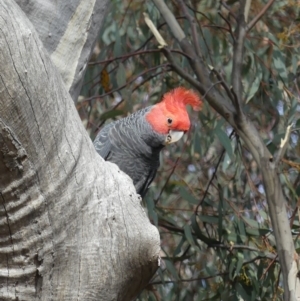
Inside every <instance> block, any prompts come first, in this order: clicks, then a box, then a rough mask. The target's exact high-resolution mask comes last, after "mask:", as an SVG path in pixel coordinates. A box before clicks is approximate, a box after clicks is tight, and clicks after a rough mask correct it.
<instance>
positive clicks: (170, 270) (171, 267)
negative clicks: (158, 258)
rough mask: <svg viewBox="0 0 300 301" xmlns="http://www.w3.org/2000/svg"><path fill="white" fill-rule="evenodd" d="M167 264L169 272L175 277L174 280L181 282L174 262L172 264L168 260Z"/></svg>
mask: <svg viewBox="0 0 300 301" xmlns="http://www.w3.org/2000/svg"><path fill="white" fill-rule="evenodd" d="M165 264H166V268H167V270H168V271H169V272H170V273H171V275H172V276H173V277H174V279H176V280H179V277H178V274H177V271H176V268H175V266H174V265H173V262H171V261H170V260H168V259H165Z"/></svg>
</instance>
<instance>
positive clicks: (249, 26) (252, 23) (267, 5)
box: [246, 0, 275, 32]
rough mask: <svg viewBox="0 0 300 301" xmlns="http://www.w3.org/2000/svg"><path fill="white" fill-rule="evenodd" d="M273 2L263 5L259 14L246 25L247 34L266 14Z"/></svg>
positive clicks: (271, 0) (272, 0)
mask: <svg viewBox="0 0 300 301" xmlns="http://www.w3.org/2000/svg"><path fill="white" fill-rule="evenodd" d="M274 2H275V0H269V2H268V3H267V4H266V5H265V7H264V8H263V9H262V10H261V11H260V12H259V14H258V15H257V16H256V17H255V18H254V19H252V20H251V22H249V24H248V25H247V28H246V30H247V32H249V31H250V30H251V29H252V27H253V26H254V25H255V24H256V23H257V22H258V21H259V20H260V19H261V18H262V16H263V15H264V14H265V13H266V11H267V10H268V9H269V8H270V7H271V6H272V4H273V3H274Z"/></svg>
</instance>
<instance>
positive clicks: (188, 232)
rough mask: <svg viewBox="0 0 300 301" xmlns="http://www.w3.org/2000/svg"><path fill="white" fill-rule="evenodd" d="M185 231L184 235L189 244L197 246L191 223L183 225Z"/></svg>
mask: <svg viewBox="0 0 300 301" xmlns="http://www.w3.org/2000/svg"><path fill="white" fill-rule="evenodd" d="M183 231H184V236H185V237H186V239H187V241H188V242H189V244H190V245H191V246H193V247H195V246H196V244H195V241H194V238H193V235H192V231H191V227H190V226H189V225H185V226H184V227H183Z"/></svg>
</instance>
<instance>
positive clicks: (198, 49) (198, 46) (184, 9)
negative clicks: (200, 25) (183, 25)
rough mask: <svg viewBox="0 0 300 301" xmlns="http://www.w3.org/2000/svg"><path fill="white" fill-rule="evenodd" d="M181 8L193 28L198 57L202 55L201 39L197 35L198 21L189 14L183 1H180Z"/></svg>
mask: <svg viewBox="0 0 300 301" xmlns="http://www.w3.org/2000/svg"><path fill="white" fill-rule="evenodd" d="M179 3H180V6H181V8H182V10H183V12H184V14H185V16H186V18H187V19H188V21H189V23H190V26H191V31H192V37H193V43H194V46H195V49H196V53H197V55H198V56H200V55H201V50H200V44H199V39H198V34H197V28H196V21H195V18H194V17H193V16H192V15H191V14H190V13H189V11H188V9H187V6H186V3H185V1H183V0H179Z"/></svg>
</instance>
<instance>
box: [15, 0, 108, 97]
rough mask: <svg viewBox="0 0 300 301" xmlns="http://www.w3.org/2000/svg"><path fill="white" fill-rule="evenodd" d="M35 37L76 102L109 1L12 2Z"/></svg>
mask: <svg viewBox="0 0 300 301" xmlns="http://www.w3.org/2000/svg"><path fill="white" fill-rule="evenodd" d="M15 1H16V2H17V3H18V5H19V6H20V7H21V8H22V10H23V11H24V12H25V13H26V15H27V17H28V18H29V20H30V21H31V22H32V24H33V25H34V27H35V29H36V31H37V32H38V34H39V37H40V39H41V41H42V42H43V44H44V47H45V48H46V49H47V50H48V53H49V54H50V55H51V59H52V61H53V62H54V64H55V65H56V67H57V68H58V70H59V72H60V73H61V75H62V77H63V80H64V82H65V85H66V87H67V89H68V90H69V92H70V94H71V96H72V98H73V100H74V101H76V100H77V98H78V95H79V92H80V89H81V85H82V80H83V76H84V73H85V70H86V66H87V63H88V61H89V58H90V55H91V53H92V51H93V46H94V44H95V41H96V38H97V36H98V33H99V29H100V27H101V24H102V23H103V21H104V19H105V14H106V12H107V8H108V5H109V3H110V1H109V0H72V1H51V0H27V1H24V0H15Z"/></svg>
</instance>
